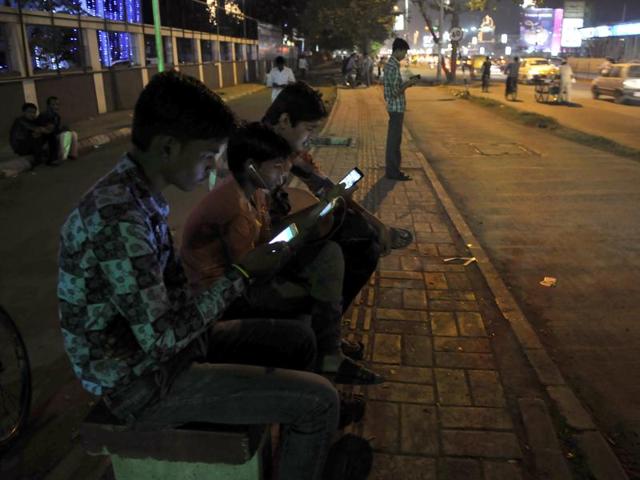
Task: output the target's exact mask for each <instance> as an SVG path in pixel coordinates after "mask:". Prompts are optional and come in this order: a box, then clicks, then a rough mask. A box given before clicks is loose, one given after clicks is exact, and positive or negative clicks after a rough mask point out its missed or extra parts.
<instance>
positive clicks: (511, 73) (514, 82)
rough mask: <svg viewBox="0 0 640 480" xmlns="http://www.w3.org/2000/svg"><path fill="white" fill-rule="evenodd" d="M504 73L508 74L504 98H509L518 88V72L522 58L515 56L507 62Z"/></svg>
mask: <svg viewBox="0 0 640 480" xmlns="http://www.w3.org/2000/svg"><path fill="white" fill-rule="evenodd" d="M504 73H505V74H506V75H507V79H506V83H505V91H504V98H507V99H508V98H509V95H514V94H515V92H516V91H517V90H518V74H519V73H520V59H519V58H518V57H513V61H511V62H510V63H508V64H507V66H506V67H505V68H504Z"/></svg>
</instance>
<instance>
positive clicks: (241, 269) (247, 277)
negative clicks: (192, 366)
mask: <svg viewBox="0 0 640 480" xmlns="http://www.w3.org/2000/svg"><path fill="white" fill-rule="evenodd" d="M231 266H232V267H233V268H235V269H236V271H238V272H239V273H240V274H241V275H242V276H243V277H244V278H245V279H246V280H247V281H250V280H251V275H249V272H247V271H246V270H245V269H244V268H242V267H241V266H240V265H237V264H235V263H232V264H231Z"/></svg>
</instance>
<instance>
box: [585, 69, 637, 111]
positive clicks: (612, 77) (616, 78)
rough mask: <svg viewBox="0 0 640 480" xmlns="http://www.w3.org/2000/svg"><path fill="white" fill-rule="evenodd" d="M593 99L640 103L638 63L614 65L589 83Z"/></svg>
mask: <svg viewBox="0 0 640 480" xmlns="http://www.w3.org/2000/svg"><path fill="white" fill-rule="evenodd" d="M591 93H592V95H593V98H600V96H601V95H608V96H612V97H613V100H614V101H615V102H616V103H626V102H640V63H616V64H614V65H611V67H610V68H609V69H608V70H603V71H602V73H601V74H600V76H599V77H597V78H596V79H595V80H594V81H593V82H592V83H591Z"/></svg>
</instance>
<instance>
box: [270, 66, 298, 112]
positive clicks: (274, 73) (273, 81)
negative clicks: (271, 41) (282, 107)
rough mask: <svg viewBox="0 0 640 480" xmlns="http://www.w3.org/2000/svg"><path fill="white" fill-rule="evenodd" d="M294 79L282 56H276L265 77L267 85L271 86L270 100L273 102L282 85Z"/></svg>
mask: <svg viewBox="0 0 640 480" xmlns="http://www.w3.org/2000/svg"><path fill="white" fill-rule="evenodd" d="M295 81H296V77H295V76H294V75H293V70H291V69H290V68H289V67H287V64H286V61H285V59H284V57H281V56H278V57H276V60H275V66H274V67H273V68H272V69H271V71H270V72H269V75H268V77H267V87H271V101H272V102H273V101H274V100H275V99H276V98H277V97H278V95H280V92H281V91H282V89H283V88H284V87H286V86H287V85H289V84H290V83H293V82H295Z"/></svg>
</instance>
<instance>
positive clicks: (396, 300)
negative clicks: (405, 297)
mask: <svg viewBox="0 0 640 480" xmlns="http://www.w3.org/2000/svg"><path fill="white" fill-rule="evenodd" d="M378 306H380V307H384V308H402V289H401V288H381V289H380V291H379V297H378Z"/></svg>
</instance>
